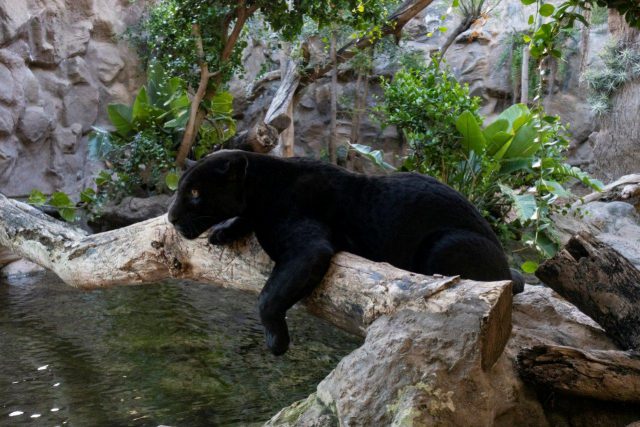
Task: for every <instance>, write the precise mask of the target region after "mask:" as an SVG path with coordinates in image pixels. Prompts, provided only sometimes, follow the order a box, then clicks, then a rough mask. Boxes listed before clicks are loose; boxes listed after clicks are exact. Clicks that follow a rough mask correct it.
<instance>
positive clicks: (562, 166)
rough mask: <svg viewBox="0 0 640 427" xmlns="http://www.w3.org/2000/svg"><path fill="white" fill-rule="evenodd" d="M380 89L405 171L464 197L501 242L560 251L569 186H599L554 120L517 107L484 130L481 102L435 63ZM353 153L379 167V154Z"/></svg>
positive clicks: (406, 72) (408, 71)
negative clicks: (404, 149) (557, 233)
mask: <svg viewBox="0 0 640 427" xmlns="http://www.w3.org/2000/svg"><path fill="white" fill-rule="evenodd" d="M383 87H384V95H385V97H384V100H383V102H382V105H380V106H379V107H378V111H379V113H381V114H383V116H384V118H383V121H384V123H386V124H393V125H396V126H398V127H399V128H400V129H401V131H402V132H403V133H404V135H405V136H406V138H407V139H408V141H409V144H410V152H409V155H408V157H407V158H406V159H405V162H404V164H403V166H402V169H404V170H411V171H417V172H421V173H427V174H430V175H433V176H436V177H438V178H439V179H440V180H442V181H443V182H445V183H447V184H448V185H450V186H452V187H453V188H455V189H457V190H458V191H460V192H461V193H463V194H464V195H465V196H467V198H469V200H470V201H471V202H472V203H474V204H475V205H476V206H477V207H478V209H479V210H480V211H481V212H482V214H483V215H484V216H485V217H486V218H487V219H488V220H489V222H490V223H491V224H492V226H493V227H494V229H495V230H496V231H497V232H498V233H499V234H501V235H502V236H503V238H521V239H522V240H523V241H524V242H525V243H526V244H528V245H531V246H533V247H535V248H536V249H537V250H538V251H539V252H540V253H541V254H542V255H544V256H551V255H552V254H553V253H555V251H556V249H557V246H556V243H555V239H554V234H553V224H552V222H551V220H550V215H551V213H552V212H554V211H556V210H562V209H564V208H565V207H562V206H561V205H559V204H558V203H557V201H558V199H560V198H567V197H569V196H571V193H570V191H569V190H568V189H566V188H565V186H564V184H565V183H566V182H567V181H568V180H570V179H578V180H580V181H581V182H583V183H584V184H585V185H588V186H590V187H592V188H595V189H597V188H599V187H600V185H601V183H599V182H598V181H597V180H593V179H591V178H590V177H589V176H588V175H587V174H586V173H584V172H582V171H581V170H580V169H578V168H575V167H572V166H569V165H567V164H566V163H565V158H564V156H563V152H564V150H565V149H566V148H567V146H568V141H567V139H566V138H565V127H564V126H563V125H562V124H561V123H560V121H559V119H558V118H557V117H553V116H548V115H545V114H544V112H543V111H542V110H541V109H534V110H530V109H529V107H527V106H526V105H523V104H516V105H514V106H512V107H510V108H508V109H507V110H505V111H504V112H503V113H502V114H500V115H499V116H498V118H497V119H496V120H494V121H493V122H491V123H488V124H486V125H485V124H484V120H483V119H482V118H481V117H480V115H479V113H478V105H479V104H478V103H479V101H478V99H474V98H471V97H470V96H469V90H468V87H466V86H462V85H460V84H459V83H458V82H457V81H456V80H455V78H454V77H453V76H451V75H450V74H449V72H448V71H447V70H446V69H444V68H443V67H442V64H441V63H440V62H438V61H433V62H432V63H430V64H428V65H423V66H422V67H420V68H414V69H403V70H400V71H399V72H398V73H397V74H396V77H395V79H394V80H393V81H391V82H388V81H387V82H384V83H383ZM354 148H355V149H357V150H358V151H360V152H361V153H362V154H364V155H365V156H367V157H368V158H370V159H371V160H372V161H374V162H376V163H379V162H378V161H377V159H381V156H380V155H379V154H378V153H376V152H372V151H371V150H362V149H361V147H354ZM383 166H384V165H383Z"/></svg>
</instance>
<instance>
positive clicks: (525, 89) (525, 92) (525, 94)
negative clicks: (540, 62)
mask: <svg viewBox="0 0 640 427" xmlns="http://www.w3.org/2000/svg"><path fill="white" fill-rule="evenodd" d="M530 57H531V53H530V52H529V47H528V46H524V47H523V48H522V77H521V79H520V81H521V82H520V90H521V92H520V102H521V103H522V104H527V103H529V58H530Z"/></svg>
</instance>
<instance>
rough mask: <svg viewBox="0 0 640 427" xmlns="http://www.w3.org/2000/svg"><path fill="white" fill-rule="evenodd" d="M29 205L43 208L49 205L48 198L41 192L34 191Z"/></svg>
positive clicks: (28, 201) (30, 196) (30, 195)
mask: <svg viewBox="0 0 640 427" xmlns="http://www.w3.org/2000/svg"><path fill="white" fill-rule="evenodd" d="M27 203H29V204H30V205H33V206H42V205H44V204H46V203H47V196H45V195H44V193H43V192H42V191H40V190H32V191H31V194H29V200H27Z"/></svg>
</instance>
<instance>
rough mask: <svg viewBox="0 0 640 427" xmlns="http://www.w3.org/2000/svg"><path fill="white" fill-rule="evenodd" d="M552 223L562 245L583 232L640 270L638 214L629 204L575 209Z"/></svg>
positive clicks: (598, 205) (556, 217) (580, 206)
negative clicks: (604, 244)
mask: <svg viewBox="0 0 640 427" xmlns="http://www.w3.org/2000/svg"><path fill="white" fill-rule="evenodd" d="M554 222H555V224H556V227H557V229H558V231H559V232H560V240H561V243H562V244H563V245H564V244H566V242H567V241H568V240H569V238H570V237H571V236H573V235H574V234H577V233H578V232H580V231H586V232H589V233H590V234H592V235H593V236H595V237H597V238H598V240H600V241H602V242H604V243H607V244H609V245H610V246H611V247H613V248H614V249H615V250H616V251H618V252H619V253H620V254H621V255H622V256H624V257H625V258H627V259H628V260H629V261H630V262H631V263H632V264H633V265H635V266H636V267H637V268H639V269H640V214H638V212H637V211H636V209H635V207H634V206H633V205H631V204H629V203H625V202H620V201H614V202H609V203H606V202H600V201H595V202H591V203H587V204H585V205H576V206H575V207H574V208H572V209H571V211H570V212H569V213H568V214H567V215H556V216H555V217H554Z"/></svg>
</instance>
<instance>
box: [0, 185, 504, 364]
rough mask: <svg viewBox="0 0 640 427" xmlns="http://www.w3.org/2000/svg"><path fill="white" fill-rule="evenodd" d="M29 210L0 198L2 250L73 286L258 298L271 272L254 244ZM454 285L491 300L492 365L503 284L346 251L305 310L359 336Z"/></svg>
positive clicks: (485, 328)
mask: <svg viewBox="0 0 640 427" xmlns="http://www.w3.org/2000/svg"><path fill="white" fill-rule="evenodd" d="M32 211H33V208H31V207H29V206H27V205H25V204H24V203H21V202H18V201H15V200H10V199H8V198H6V197H5V196H3V195H1V194H0V246H5V247H7V248H9V249H10V250H11V251H12V252H14V253H15V254H17V255H20V256H22V257H24V258H27V259H29V260H30V261H33V262H35V263H37V264H39V265H41V266H43V267H45V268H47V269H49V270H52V271H53V272H55V273H56V274H57V275H58V276H60V278H61V279H62V280H63V281H64V282H66V283H67V284H69V285H71V286H75V287H78V288H83V289H87V288H97V287H105V286H112V285H132V284H143V283H153V282H157V281H158V280H162V279H166V278H179V279H190V280H196V281H202V282H207V283H214V284H217V285H219V286H224V287H232V288H235V289H241V290H246V291H251V292H256V293H257V292H259V291H260V290H261V288H262V286H263V285H264V283H265V281H266V279H267V277H268V275H269V274H270V272H271V269H272V268H273V263H272V262H271V260H270V259H269V257H268V256H267V255H266V254H265V253H264V252H263V251H262V249H261V247H260V245H259V244H258V242H257V240H256V239H255V238H249V239H247V240H245V241H243V242H240V243H237V244H235V245H233V246H222V247H221V246H210V245H209V244H208V243H207V239H206V237H201V238H198V239H195V240H185V239H184V238H182V237H181V236H179V235H178V234H177V233H176V232H175V230H174V228H173V226H171V224H169V223H168V221H167V220H166V216H161V217H158V218H154V219H150V220H148V221H144V222H140V223H137V224H133V225H131V226H128V227H125V228H121V229H117V230H113V231H108V232H105V233H98V234H93V235H86V234H83V233H81V232H78V231H76V230H73V229H71V228H69V227H67V226H66V225H64V224H62V223H60V222H59V221H55V220H53V221H52V220H49V219H47V218H46V216H44V215H42V214H34V213H32ZM458 286H459V287H461V289H465V290H467V291H468V290H470V289H476V290H478V291H472V292H481V293H482V292H484V293H486V294H487V295H489V294H490V295H492V297H491V301H493V302H492V307H493V306H495V308H494V309H491V310H489V311H488V312H487V313H486V317H485V318H483V319H484V320H483V321H482V322H481V323H482V324H481V325H480V327H481V328H480V330H481V331H482V332H481V335H482V339H481V342H482V346H481V349H480V351H481V353H482V355H483V356H482V357H483V367H487V366H490V365H492V364H493V363H494V362H495V360H497V357H498V356H500V354H501V353H502V349H503V348H504V345H505V344H506V342H507V340H508V337H509V335H510V331H511V321H510V319H511V284H510V282H508V281H505V282H491V283H484V282H474V281H469V280H460V279H458V278H456V277H454V278H448V277H441V276H440V277H430V276H422V275H419V274H414V273H410V272H408V271H404V270H400V269H397V268H395V267H392V266H390V265H388V264H384V263H374V262H371V261H368V260H366V259H363V258H360V257H358V256H355V255H352V254H348V253H344V252H343V253H339V254H337V255H336V256H335V257H334V258H333V260H332V264H331V267H330V269H329V272H328V273H327V275H326V277H325V280H324V281H323V283H322V284H321V285H320V286H319V287H318V289H316V291H315V292H314V293H313V294H312V296H311V297H309V298H308V299H307V300H306V305H307V308H308V309H309V310H310V311H311V312H312V313H314V314H315V315H317V316H319V317H322V318H324V319H326V320H328V321H329V322H331V323H333V324H334V325H336V326H338V327H340V328H342V329H345V330H347V331H350V332H353V333H356V334H359V335H364V334H365V331H366V328H367V327H368V325H370V324H371V323H372V322H373V321H374V320H375V319H376V318H378V317H380V316H382V315H388V314H391V313H394V312H396V311H398V310H401V309H411V310H421V309H422V308H423V307H424V304H425V299H428V298H429V297H431V296H432V295H435V294H437V293H440V292H442V291H443V290H445V289H449V288H452V287H458ZM467 291H465V292H467ZM462 294H464V292H463V293H462ZM462 294H461V295H462Z"/></svg>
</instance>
